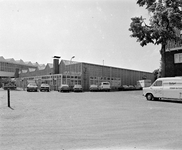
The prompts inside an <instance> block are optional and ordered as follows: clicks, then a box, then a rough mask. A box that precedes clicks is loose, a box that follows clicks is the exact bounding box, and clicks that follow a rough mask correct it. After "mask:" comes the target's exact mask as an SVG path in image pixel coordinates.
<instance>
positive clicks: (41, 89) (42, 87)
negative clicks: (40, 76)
mask: <svg viewBox="0 0 182 150" xmlns="http://www.w3.org/2000/svg"><path fill="white" fill-rule="evenodd" d="M40 91H41V92H42V91H47V92H50V86H49V84H46V83H42V84H41V85H40Z"/></svg>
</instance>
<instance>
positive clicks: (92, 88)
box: [89, 84, 99, 92]
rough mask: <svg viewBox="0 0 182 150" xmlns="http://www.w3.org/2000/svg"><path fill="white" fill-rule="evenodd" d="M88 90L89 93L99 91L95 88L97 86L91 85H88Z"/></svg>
mask: <svg viewBox="0 0 182 150" xmlns="http://www.w3.org/2000/svg"><path fill="white" fill-rule="evenodd" d="M89 90H90V91H91V92H94V91H95V92H96V91H98V90H99V88H98V86H97V85H95V84H92V85H90V88H89Z"/></svg>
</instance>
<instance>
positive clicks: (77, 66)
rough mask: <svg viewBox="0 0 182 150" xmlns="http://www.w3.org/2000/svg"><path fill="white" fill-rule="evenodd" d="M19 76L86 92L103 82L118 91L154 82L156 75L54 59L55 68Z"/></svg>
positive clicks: (21, 78) (39, 82)
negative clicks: (146, 81) (142, 81)
mask: <svg viewBox="0 0 182 150" xmlns="http://www.w3.org/2000/svg"><path fill="white" fill-rule="evenodd" d="M19 76H20V78H19V79H20V81H23V82H27V81H28V80H36V82H37V84H41V83H42V82H46V83H48V84H49V85H50V86H51V88H52V89H54V90H57V89H58V87H59V86H60V85H61V84H68V85H69V86H70V87H73V86H74V85H75V84H80V85H82V87H83V89H84V90H89V86H90V85H92V84H95V85H99V84H100V83H101V82H103V81H108V82H110V83H111V87H112V89H117V88H118V87H120V86H121V85H136V84H137V81H138V80H141V79H150V80H151V81H152V82H153V80H154V74H153V73H150V72H144V71H137V70H130V69H124V68H116V67H111V66H105V65H97V64H90V63H85V62H76V61H69V60H61V61H60V62H59V59H57V60H55V59H54V61H53V68H51V67H49V65H48V64H47V66H46V67H45V68H44V69H42V70H40V69H36V70H34V71H32V72H30V71H27V72H26V73H24V72H22V73H20V75H19ZM20 85H22V83H20Z"/></svg>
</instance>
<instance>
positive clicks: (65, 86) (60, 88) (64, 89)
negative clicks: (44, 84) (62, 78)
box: [58, 84, 70, 92]
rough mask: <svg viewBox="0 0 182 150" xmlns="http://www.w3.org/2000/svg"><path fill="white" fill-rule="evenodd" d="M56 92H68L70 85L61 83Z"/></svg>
mask: <svg viewBox="0 0 182 150" xmlns="http://www.w3.org/2000/svg"><path fill="white" fill-rule="evenodd" d="M58 92H70V87H69V85H67V84H62V85H61V86H60V87H59V88H58Z"/></svg>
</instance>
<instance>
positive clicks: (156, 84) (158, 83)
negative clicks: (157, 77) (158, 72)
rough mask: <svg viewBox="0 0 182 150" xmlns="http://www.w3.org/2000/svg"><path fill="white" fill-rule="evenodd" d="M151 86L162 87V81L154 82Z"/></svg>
mask: <svg viewBox="0 0 182 150" xmlns="http://www.w3.org/2000/svg"><path fill="white" fill-rule="evenodd" d="M153 86H162V81H156V82H155V83H154V85H153Z"/></svg>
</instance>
